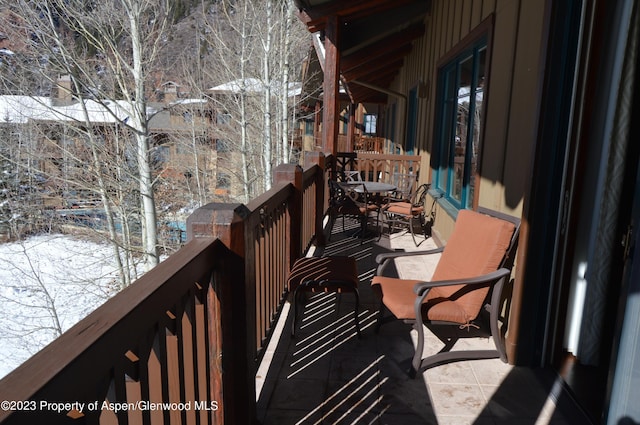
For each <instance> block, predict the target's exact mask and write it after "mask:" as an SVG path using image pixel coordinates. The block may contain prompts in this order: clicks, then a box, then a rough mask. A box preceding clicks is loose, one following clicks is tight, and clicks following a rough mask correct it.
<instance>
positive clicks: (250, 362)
mask: <svg viewBox="0 0 640 425" xmlns="http://www.w3.org/2000/svg"><path fill="white" fill-rule="evenodd" d="M248 215H249V210H248V209H247V207H246V206H244V205H242V204H222V203H212V204H207V205H205V206H203V207H201V208H198V209H197V210H196V211H194V212H193V214H191V215H190V216H189V217H188V218H187V239H188V240H191V239H194V238H198V237H212V236H213V237H215V238H217V239H218V240H220V241H221V242H222V243H223V244H224V245H225V246H226V247H227V248H228V250H229V251H228V252H227V253H226V254H225V253H222V254H221V255H219V256H218V257H216V259H215V263H216V264H212V265H211V266H212V268H213V270H214V273H213V276H212V278H211V282H210V286H209V288H208V290H207V319H208V320H207V323H208V324H207V329H208V345H209V346H208V353H209V370H210V374H211V375H210V388H211V390H210V391H211V398H212V400H215V401H218V403H219V404H218V407H219V411H218V412H216V413H217V415H216V416H215V418H214V423H215V424H222V423H224V424H241V423H246V424H252V423H255V422H256V405H255V399H256V393H255V374H256V365H255V356H256V355H255V348H254V343H253V341H254V339H255V333H256V331H255V308H254V306H255V282H250V280H251V279H250V278H248V276H251V275H252V273H251V271H250V270H248V269H247V268H248V267H251V265H249V264H247V261H246V258H249V257H247V254H246V249H245V222H246V219H247V217H248ZM220 397H221V398H222V399H220Z"/></svg>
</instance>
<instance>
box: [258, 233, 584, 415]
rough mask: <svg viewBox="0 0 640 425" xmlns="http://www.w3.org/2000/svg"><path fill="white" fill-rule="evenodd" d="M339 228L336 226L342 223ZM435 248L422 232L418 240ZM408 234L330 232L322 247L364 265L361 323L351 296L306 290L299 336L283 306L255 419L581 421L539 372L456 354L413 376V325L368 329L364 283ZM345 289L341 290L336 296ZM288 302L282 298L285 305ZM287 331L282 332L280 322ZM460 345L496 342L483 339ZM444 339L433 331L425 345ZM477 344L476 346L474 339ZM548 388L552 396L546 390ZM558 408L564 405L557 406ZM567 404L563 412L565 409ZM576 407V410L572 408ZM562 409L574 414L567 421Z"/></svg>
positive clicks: (415, 265)
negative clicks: (363, 236) (370, 236)
mask: <svg viewBox="0 0 640 425" xmlns="http://www.w3.org/2000/svg"><path fill="white" fill-rule="evenodd" d="M340 230H342V229H341V226H340ZM432 247H434V245H433V242H432V241H431V240H426V241H425V242H423V243H422V244H421V246H420V247H419V249H429V248H432ZM415 249H416V247H415V246H414V244H413V242H412V240H411V237H410V236H406V235H404V236H402V235H395V234H394V235H392V236H391V238H387V237H386V236H385V237H383V238H382V239H381V241H380V242H377V241H376V240H375V239H374V240H367V241H366V242H365V243H361V241H359V240H357V239H353V238H349V237H340V235H334V236H332V242H331V243H330V244H329V245H328V246H327V247H326V248H325V250H324V255H353V256H355V257H356V258H357V260H358V268H359V273H360V280H361V285H360V297H361V306H360V311H359V313H360V315H359V317H360V325H361V328H362V330H363V332H362V333H363V335H362V338H361V339H358V338H357V336H356V333H355V327H354V325H353V318H352V311H353V307H354V303H353V298H352V297H353V296H352V295H351V294H344V295H342V296H338V295H336V294H316V295H314V296H312V297H311V298H310V299H308V301H307V303H306V306H305V309H304V312H303V313H302V319H300V318H299V328H298V329H299V330H298V331H297V335H296V338H295V339H292V338H291V337H290V334H289V329H290V323H291V322H290V321H291V317H290V314H289V312H288V311H284V312H283V314H282V315H281V320H280V322H279V324H278V328H279V331H282V332H281V337H280V338H273V341H272V343H271V345H270V346H269V348H268V349H267V354H266V355H265V360H264V361H263V365H262V367H261V368H260V370H259V372H258V375H257V393H258V420H259V422H260V423H261V424H262V425H287V424H318V425H319V424H356V423H358V424H401V425H412V424H439V425H464V424H474V425H484V424H487V425H488V424H515V425H520V424H522V425H524V424H555V425H565V424H573V423H578V424H583V423H586V422H584V421H583V420H582V419H576V418H575V417H574V416H573V415H575V414H576V412H575V411H571V412H570V411H569V410H564V409H560V408H558V406H557V405H556V403H554V402H553V401H552V399H553V400H557V401H559V402H560V403H561V404H562V405H563V406H564V405H567V406H569V405H570V404H571V403H565V400H566V397H565V396H564V394H563V393H562V391H561V390H560V386H559V385H558V384H557V383H555V384H554V382H553V379H551V378H552V377H550V376H549V375H547V374H546V373H545V372H544V371H535V370H531V369H527V368H516V367H512V366H509V365H507V364H504V363H502V362H501V361H500V360H498V359H495V360H474V361H465V362H457V363H452V364H448V365H443V366H438V367H434V368H432V369H429V370H427V371H426V372H425V373H424V374H423V376H422V379H420V377H419V378H416V379H410V378H409V377H408V376H407V374H406V370H407V369H408V366H409V363H410V357H411V355H412V353H413V344H414V340H415V335H414V333H415V331H413V330H411V328H410V326H408V325H405V324H403V323H401V322H398V321H393V322H391V323H388V324H385V325H383V326H382V328H381V329H380V332H379V333H377V334H376V333H375V332H374V329H373V328H374V324H375V320H376V314H377V302H376V300H375V299H374V298H373V294H371V291H370V290H368V288H369V282H370V279H371V277H372V276H373V273H374V271H375V263H374V262H373V259H374V258H375V255H376V254H377V253H380V252H389V251H394V250H415ZM422 258H423V259H422V260H420V261H417V262H416V261H415V260H413V261H412V260H407V259H404V260H403V261H401V262H399V263H398V264H396V268H397V272H398V275H400V276H401V277H405V278H406V277H411V276H414V275H418V276H429V275H430V273H431V270H432V269H433V265H434V263H435V261H437V258H436V259H435V261H432V262H430V263H429V262H425V261H424V257H422ZM338 298H341V299H338ZM286 307H288V306H286ZM283 330H284V331H283ZM458 344H467V345H473V346H474V347H475V348H481V347H482V346H485V347H487V346H488V348H493V342H491V341H489V340H487V339H477V338H475V339H468V340H462V341H460V342H459V343H458ZM441 346H442V343H441V342H440V341H439V340H438V339H437V338H436V337H435V336H433V335H432V336H431V337H430V338H428V340H427V344H426V348H425V351H433V352H436V351H438V350H439V349H440V347H441ZM478 346H481V347H478ZM550 394H551V396H550ZM561 410H562V412H561ZM565 412H569V415H567V414H566V413H565ZM578 413H579V412H578ZM568 418H572V419H571V420H569V419H568Z"/></svg>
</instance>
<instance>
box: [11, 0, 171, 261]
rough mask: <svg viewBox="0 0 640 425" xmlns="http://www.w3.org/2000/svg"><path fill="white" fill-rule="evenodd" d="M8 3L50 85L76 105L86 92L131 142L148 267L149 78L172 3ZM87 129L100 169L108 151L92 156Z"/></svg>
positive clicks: (151, 203)
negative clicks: (61, 79) (62, 78)
mask: <svg viewBox="0 0 640 425" xmlns="http://www.w3.org/2000/svg"><path fill="white" fill-rule="evenodd" d="M13 7H14V9H15V10H16V12H17V13H18V14H19V15H20V16H21V17H22V18H23V20H22V21H20V22H21V23H22V24H23V25H24V27H25V28H24V29H21V32H28V33H29V34H31V37H32V39H33V43H32V51H33V54H34V60H33V61H32V63H33V62H34V61H38V62H39V63H43V62H44V64H43V65H42V66H40V67H39V70H40V72H41V79H43V80H45V81H48V84H49V86H50V87H51V88H52V89H53V90H57V91H62V92H66V93H64V94H65V95H66V97H67V98H68V99H70V100H74V101H78V102H79V104H80V105H84V104H85V103H84V100H86V99H91V100H93V101H95V102H97V103H99V104H101V105H102V106H103V107H105V110H106V111H108V112H109V113H111V114H112V115H113V119H114V121H115V122H116V123H117V125H118V126H119V129H120V131H121V135H122V137H126V138H129V140H130V141H131V146H132V148H131V149H127V154H131V155H132V158H133V160H134V161H135V164H136V172H135V175H133V176H131V177H133V178H135V181H136V182H137V186H138V188H137V192H138V210H139V216H140V224H141V228H142V233H141V235H142V238H141V242H142V254H143V256H144V261H145V264H146V267H147V269H148V268H151V267H153V266H154V265H155V264H157V262H158V258H159V255H158V250H157V212H156V205H155V196H154V188H153V182H154V180H153V175H152V167H151V149H152V146H151V137H150V131H149V118H150V116H149V110H148V108H147V100H146V99H147V95H148V93H147V91H148V90H147V84H148V82H149V80H150V78H151V77H152V74H153V72H154V67H155V65H156V60H157V57H158V52H159V50H160V49H161V47H162V45H163V37H165V36H166V32H167V29H168V25H169V14H170V11H171V3H170V2H169V1H168V0H158V1H154V2H149V1H145V0H121V1H105V2H98V3H94V2H86V1H83V0H65V1H45V2H32V1H29V0H18V1H17V3H16V4H15V6H13ZM59 75H69V76H70V83H69V84H68V85H66V86H61V85H59V84H58V83H57V78H58V76H59ZM118 101H121V102H118ZM114 105H117V106H116V107H114ZM123 110H124V111H125V112H126V113H125V114H124V116H123V114H121V112H123ZM74 119H75V120H76V121H77V123H76V124H82V125H84V126H85V127H86V128H91V127H92V125H91V124H92V118H91V117H90V116H89V114H86V113H84V114H80V116H77V117H74ZM85 135H86V138H87V139H88V143H89V146H92V147H91V149H92V155H91V158H92V163H93V165H94V167H95V168H96V170H95V171H96V173H97V174H96V176H99V175H101V172H100V171H99V170H98V169H97V168H99V165H100V164H104V163H105V158H104V157H100V156H97V154H98V151H97V150H96V149H94V147H95V146H99V142H97V141H96V140H95V137H96V133H95V132H94V131H89V130H87V131H86V134H85ZM130 159H131V158H130ZM98 180H100V179H98ZM98 184H99V185H100V188H99V192H101V196H102V197H103V198H104V199H103V201H104V203H105V209H109V204H110V200H109V199H106V198H108V196H107V195H108V193H107V188H106V185H104V184H101V183H100V182H98ZM107 216H108V217H109V216H111V214H109V213H108V214H107Z"/></svg>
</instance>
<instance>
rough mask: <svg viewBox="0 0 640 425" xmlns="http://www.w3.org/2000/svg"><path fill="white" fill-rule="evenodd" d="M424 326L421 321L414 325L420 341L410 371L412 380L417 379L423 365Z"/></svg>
mask: <svg viewBox="0 0 640 425" xmlns="http://www.w3.org/2000/svg"><path fill="white" fill-rule="evenodd" d="M422 326H423V325H422V321H421V320H417V321H416V322H415V323H414V325H413V327H414V328H415V330H416V331H417V332H418V341H417V343H416V351H415V352H414V354H413V360H412V361H411V370H410V371H409V376H410V377H411V378H415V376H416V374H417V373H418V372H419V371H420V366H421V365H422V352H423V351H424V328H423V327H422Z"/></svg>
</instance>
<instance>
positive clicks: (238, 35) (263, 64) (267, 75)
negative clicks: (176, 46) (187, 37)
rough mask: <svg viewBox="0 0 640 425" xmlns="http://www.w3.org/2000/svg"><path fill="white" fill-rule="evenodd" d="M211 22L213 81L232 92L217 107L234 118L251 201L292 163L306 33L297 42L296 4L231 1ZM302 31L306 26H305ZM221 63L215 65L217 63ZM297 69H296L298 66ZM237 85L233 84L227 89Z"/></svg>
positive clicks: (272, 0) (220, 94) (216, 97)
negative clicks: (295, 88)
mask: <svg viewBox="0 0 640 425" xmlns="http://www.w3.org/2000/svg"><path fill="white" fill-rule="evenodd" d="M216 10H217V12H218V13H216V14H212V15H211V16H209V18H210V20H209V22H208V27H207V29H208V31H207V37H208V38H209V40H210V42H209V43H208V45H209V46H211V47H210V48H211V50H212V51H213V55H212V62H211V63H210V64H207V68H208V69H210V70H211V74H210V78H211V79H212V80H214V81H218V82H219V83H222V86H224V87H225V88H226V91H222V90H220V91H219V92H217V94H216V95H214V96H213V98H214V100H215V102H216V104H217V106H218V107H219V108H220V109H221V110H224V111H228V112H231V114H230V115H231V119H232V120H235V121H236V123H237V126H236V128H237V129H238V136H239V137H238V139H237V140H236V141H232V144H233V146H234V148H235V149H237V150H238V151H239V152H240V153H241V155H242V161H241V163H242V175H241V176H240V179H241V181H242V184H243V187H244V194H245V199H248V198H249V196H248V195H250V194H257V193H261V192H262V191H264V190H266V189H268V188H269V187H270V185H271V170H272V168H273V167H274V166H275V165H277V164H278V163H279V162H289V161H290V160H291V154H290V138H289V136H290V129H291V128H292V125H291V124H290V122H291V119H292V117H293V116H294V115H293V114H292V113H291V112H292V108H294V107H295V106H294V105H293V103H292V101H291V98H290V90H289V88H290V81H291V78H292V75H296V72H297V71H299V69H300V62H301V60H302V56H301V55H299V53H300V52H304V51H305V50H306V49H304V48H299V47H298V46H296V45H294V44H293V43H294V41H296V42H300V43H306V42H305V40H308V37H307V36H306V33H303V32H300V35H299V36H296V35H295V34H294V33H293V31H294V30H295V29H296V25H295V22H297V21H295V20H294V19H293V14H294V11H295V7H294V6H293V2H292V1H291V0H266V1H264V2H257V1H250V0H246V1H231V0H226V1H223V2H221V3H220V5H219V7H218V8H217V9H216ZM300 28H301V26H300ZM213 58H215V59H213ZM292 65H293V66H292ZM229 82H234V83H233V84H226V85H225V84H224V83H229Z"/></svg>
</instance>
